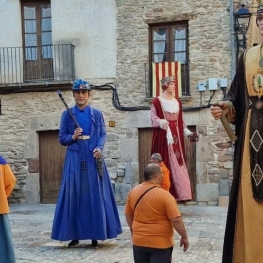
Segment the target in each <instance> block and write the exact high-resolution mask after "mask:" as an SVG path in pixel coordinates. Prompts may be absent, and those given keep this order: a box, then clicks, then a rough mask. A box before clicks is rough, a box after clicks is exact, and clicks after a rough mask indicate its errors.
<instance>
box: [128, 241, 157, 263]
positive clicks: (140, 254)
mask: <svg viewBox="0 0 263 263" xmlns="http://www.w3.org/2000/svg"><path fill="white" fill-rule="evenodd" d="M149 250H150V248H147V247H138V246H135V245H133V258H134V263H150V258H149ZM159 263H160V262H159Z"/></svg>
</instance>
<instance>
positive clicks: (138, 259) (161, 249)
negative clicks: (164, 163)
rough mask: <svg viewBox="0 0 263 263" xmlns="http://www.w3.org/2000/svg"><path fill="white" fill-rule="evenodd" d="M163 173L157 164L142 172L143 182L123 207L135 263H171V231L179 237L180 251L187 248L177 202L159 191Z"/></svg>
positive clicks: (169, 195) (172, 243) (129, 195)
mask: <svg viewBox="0 0 263 263" xmlns="http://www.w3.org/2000/svg"><path fill="white" fill-rule="evenodd" d="M162 179H163V172H162V170H161V167H160V166H159V165H158V164H156V163H150V164H148V165H147V166H146V168H145V169H144V180H145V181H144V182H143V183H141V184H139V185H137V186H136V187H135V188H133V189H132V190H131V191H130V192H129V194H128V197H127V202H126V206H125V215H126V221H127V223H128V225H129V227H130V229H131V231H132V242H133V256H134V262H135V263H160V262H162V263H168V262H171V258H172V251H173V245H174V241H173V240H174V238H173V234H174V229H175V230H176V231H177V232H178V233H179V234H180V235H181V240H180V247H182V246H183V251H184V252H185V251H186V250H187V249H188V247H189V242H188V238H187V234H186V231H185V227H184V223H183V220H182V217H181V214H180V211H179V209H178V206H177V203H176V200H175V199H174V197H173V196H172V195H171V194H170V193H169V192H168V191H164V190H163V189H162V188H161V186H160V185H161V182H162Z"/></svg>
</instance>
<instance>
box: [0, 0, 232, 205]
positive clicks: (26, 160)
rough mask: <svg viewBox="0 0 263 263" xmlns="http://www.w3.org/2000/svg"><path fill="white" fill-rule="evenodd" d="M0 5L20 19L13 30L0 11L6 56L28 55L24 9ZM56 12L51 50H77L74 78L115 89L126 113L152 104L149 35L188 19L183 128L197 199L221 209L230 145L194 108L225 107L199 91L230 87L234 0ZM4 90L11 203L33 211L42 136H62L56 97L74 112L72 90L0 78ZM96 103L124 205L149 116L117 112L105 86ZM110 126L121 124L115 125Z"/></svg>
mask: <svg viewBox="0 0 263 263" xmlns="http://www.w3.org/2000/svg"><path fill="white" fill-rule="evenodd" d="M35 2H37V1H35ZM0 4H1V6H6V8H7V9H8V10H9V11H10V13H12V14H13V15H12V17H13V18H16V19H12V23H10V21H9V20H8V17H7V13H9V12H5V13H6V17H5V15H4V14H3V13H1V16H0V22H1V23H0V32H1V35H2V37H1V39H0V48H3V47H17V46H18V47H22V46H23V38H22V35H23V32H22V24H21V7H22V4H23V1H21V2H20V1H19V0H14V1H12V2H10V1H8V0H0ZM73 6H74V8H73ZM51 14H52V44H53V45H60V44H72V45H74V56H75V63H74V67H75V76H74V77H75V78H80V77H81V78H83V79H87V80H89V81H90V83H91V84H93V85H95V86H101V85H104V84H105V83H114V84H115V85H116V91H117V94H118V98H119V102H120V104H121V106H123V107H128V108H129V107H141V106H143V107H149V106H150V102H151V98H149V96H147V91H148V90H149V88H150V83H149V81H148V75H147V74H148V73H149V72H148V66H147V65H148V63H149V56H150V55H149V27H151V25H157V24H158V25H160V24H163V23H168V24H169V23H176V22H180V21H187V24H188V42H189V47H188V49H189V76H190V86H189V88H190V94H188V95H187V96H183V97H182V98H181V99H182V101H183V106H184V108H185V109H189V110H185V112H184V121H185V123H186V124H187V125H189V126H193V127H195V129H196V131H197V132H198V133H199V135H200V140H199V142H198V143H197V144H196V185H195V187H196V201H197V202H199V203H204V204H210V205H216V204H218V202H219V201H220V197H221V196H228V195H229V184H230V183H231V176H232V158H233V147H232V144H231V143H230V142H229V138H228V137H227V135H226V133H225V131H224V129H223V128H222V125H221V124H220V122H219V121H214V120H212V118H211V116H210V111H209V109H208V108H205V107H203V108H202V109H201V108H200V109H199V108H198V107H199V106H200V105H206V106H207V105H208V104H210V103H213V102H215V101H218V100H220V99H222V97H223V91H222V90H221V89H220V88H219V89H218V90H216V91H215V92H214V91H210V90H208V88H206V90H205V91H203V92H199V91H198V89H197V87H198V83H199V82H205V83H206V82H207V80H208V79H210V78H216V79H217V80H219V79H220V78H227V80H228V83H227V86H229V84H230V81H231V80H230V78H231V73H230V70H231V41H230V36H231V34H230V13H229V1H227V0H220V1H217V2H215V1H212V0H209V1H197V0H196V1H188V0H178V1H173V0H166V1H163V0H154V1H152V0H116V1H113V0H99V1H94V0H88V1H87V0H76V1H74V5H73V1H72V0H63V1H62V0H56V1H51ZM9 32H14V34H12V36H10V35H9ZM1 59H3V58H0V61H1ZM1 63H4V62H3V61H1ZM0 84H1V86H0V91H1V89H2V92H0V93H1V94H0V97H1V115H0V120H1V121H0V154H1V155H3V156H4V157H6V158H7V160H8V162H9V163H10V165H11V167H12V169H13V171H14V173H15V175H16V177H17V185H16V188H15V191H14V193H13V196H12V198H11V201H12V202H18V203H25V202H27V203H30V204H37V203H39V202H40V201H41V199H40V195H41V193H40V192H41V185H40V177H41V173H40V170H39V167H40V166H41V163H40V155H39V134H40V133H41V132H43V131H57V130H58V129H59V122H60V114H61V112H62V110H64V106H63V104H62V103H61V102H60V101H59V99H58V96H57V94H56V89H58V88H61V87H63V89H64V92H63V93H64V97H65V100H66V101H67V102H68V104H69V106H72V105H73V104H74V101H73V98H72V95H71V91H70V86H71V82H70V80H68V81H66V82H61V81H59V80H57V81H56V82H54V81H53V82H52V81H50V82H48V83H47V82H43V83H39V82H38V83H31V85H30V89H29V90H27V92H25V90H24V91H23V90H20V91H19V92H18V88H19V87H21V83H20V84H19V83H12V81H11V82H8V83H6V82H3V81H2V80H1V79H0ZM25 85H26V84H25V83H23V85H22V86H25ZM27 87H28V86H27ZM8 88H10V90H11V89H13V90H14V92H9V91H10V90H8ZM15 88H16V89H15ZM34 88H36V90H34ZM41 88H43V89H42V90H43V91H41ZM115 103H116V100H115ZM91 104H92V105H93V106H94V107H97V108H99V109H101V110H102V111H103V114H104V117H105V123H106V126H107V131H108V137H107V143H106V146H105V150H104V156H105V160H106V163H107V167H108V169H109V171H110V175H111V178H112V181H113V184H114V188H115V193H116V200H117V201H118V202H119V203H124V202H125V200H126V196H127V193H128V191H129V190H130V189H131V188H132V187H133V186H135V185H136V184H138V183H139V181H140V174H139V164H140V160H139V155H138V151H139V148H140V147H139V143H138V142H139V139H138V137H139V130H140V129H145V128H150V127H151V123H150V111H149V110H146V109H144V110H135V111H130V110H118V109H116V107H114V103H113V99H112V92H111V91H110V90H105V89H99V88H97V89H94V90H93V91H92V99H91ZM191 109H192V110H191ZM110 121H111V122H115V126H114V127H110V125H109V122H110ZM50 154H52V152H51V153H50Z"/></svg>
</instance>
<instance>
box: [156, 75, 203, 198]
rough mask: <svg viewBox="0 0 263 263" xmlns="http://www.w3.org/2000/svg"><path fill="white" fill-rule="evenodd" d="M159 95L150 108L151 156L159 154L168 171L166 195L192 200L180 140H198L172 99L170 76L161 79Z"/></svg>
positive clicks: (172, 83) (175, 99) (172, 89)
mask: <svg viewBox="0 0 263 263" xmlns="http://www.w3.org/2000/svg"><path fill="white" fill-rule="evenodd" d="M161 84H162V89H163V93H162V94H161V95H160V96H159V97H157V98H155V99H154V100H153V102H152V107H151V120H152V126H153V138H152V150H151V152H152V154H153V153H160V154H161V156H162V158H163V162H164V163H165V165H166V167H167V168H168V169H169V170H170V177H171V178H170V182H171V186H170V190H169V191H170V193H171V194H172V195H173V196H174V197H175V198H176V199H177V200H178V201H187V200H191V199H192V191H191V185H190V179H189V175H188V171H187V167H186V164H185V153H184V137H190V139H191V140H192V141H196V140H198V137H197V135H196V133H193V132H191V131H190V130H189V129H188V128H187V127H186V125H185V124H184V121H183V116H182V104H181V102H180V100H179V99H177V98H175V97H174V96H173V94H174V91H175V82H174V78H173V77H166V78H164V79H162V80H161Z"/></svg>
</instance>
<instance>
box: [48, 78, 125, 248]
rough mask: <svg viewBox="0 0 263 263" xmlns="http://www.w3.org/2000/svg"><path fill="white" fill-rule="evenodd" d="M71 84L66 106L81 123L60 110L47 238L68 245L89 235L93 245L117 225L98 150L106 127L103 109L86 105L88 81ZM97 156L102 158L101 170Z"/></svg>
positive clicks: (117, 231)
mask: <svg viewBox="0 0 263 263" xmlns="http://www.w3.org/2000/svg"><path fill="white" fill-rule="evenodd" d="M72 90H73V97H74V99H75V101H76V105H75V106H74V107H72V108H70V111H71V113H72V114H73V116H74V118H75V120H76V122H77V124H78V125H79V126H80V127H76V122H74V121H73V118H72V116H71V115H70V113H69V112H68V111H64V112H63V114H62V117H61V124H60V131H59V141H60V143H61V144H62V145H63V146H67V152H66V158H65V163H64V171H63V177H62V182H61V187H60V192H59V197H58V202H57V207H56V211H55V216H54V222H53V228H52V235H51V238H52V239H55V240H60V241H67V240H71V242H70V243H69V244H68V245H69V246H75V245H77V244H78V243H79V240H85V239H91V240H92V246H93V247H98V240H105V239H109V238H115V237H116V236H117V235H118V234H120V233H121V231H122V230H121V224H120V220H119V215H118V210H117V206H116V202H115V199H114V193H113V189H112V184H111V180H110V177H109V174H108V171H107V168H106V166H105V163H104V161H103V159H102V155H101V152H102V150H103V147H104V144H105V141H106V128H105V124H104V119H103V115H102V113H101V112H100V111H99V110H97V109H95V108H93V107H91V106H90V105H88V100H89V97H90V90H91V89H90V86H89V83H88V82H86V81H84V80H82V79H79V80H77V81H75V83H74V85H73V89H72ZM98 161H102V164H103V167H102V170H101V167H100V168H99V166H98V165H97V164H98ZM98 168H99V169H98Z"/></svg>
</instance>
